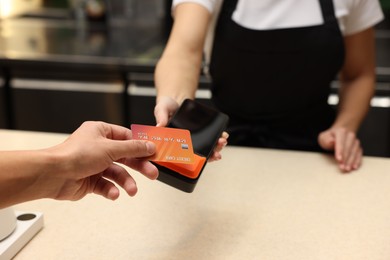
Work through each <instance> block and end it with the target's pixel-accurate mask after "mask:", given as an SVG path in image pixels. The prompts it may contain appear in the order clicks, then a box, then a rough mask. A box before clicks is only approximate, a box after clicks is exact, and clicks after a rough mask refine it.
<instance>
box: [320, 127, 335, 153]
mask: <svg viewBox="0 0 390 260" xmlns="http://www.w3.org/2000/svg"><path fill="white" fill-rule="evenodd" d="M318 144H319V145H320V146H321V147H322V148H323V149H325V150H328V151H329V150H333V149H334V146H335V137H334V135H333V134H332V132H331V131H325V132H322V133H320V134H319V136H318Z"/></svg>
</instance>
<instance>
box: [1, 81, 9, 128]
mask: <svg viewBox="0 0 390 260" xmlns="http://www.w3.org/2000/svg"><path fill="white" fill-rule="evenodd" d="M4 84H5V80H4V78H3V77H2V76H1V75H0V128H7V112H6V111H7V109H6V95H5V87H4Z"/></svg>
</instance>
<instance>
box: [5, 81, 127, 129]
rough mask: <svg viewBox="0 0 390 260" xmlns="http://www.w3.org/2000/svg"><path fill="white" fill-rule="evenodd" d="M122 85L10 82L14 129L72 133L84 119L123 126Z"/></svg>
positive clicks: (108, 83)
mask: <svg viewBox="0 0 390 260" xmlns="http://www.w3.org/2000/svg"><path fill="white" fill-rule="evenodd" d="M123 87H124V86H123V84H122V83H121V82H83V81H77V80H74V81H66V80H37V79H13V80H12V81H11V91H12V98H13V102H12V103H13V114H14V119H13V123H14V128H16V129H23V130H34V131H46V132H62V133H70V132H73V131H74V130H75V129H76V128H77V127H78V126H80V124H81V123H82V122H84V121H87V120H98V121H106V122H110V123H114V124H119V125H123V124H124V112H123V98H122V93H123Z"/></svg>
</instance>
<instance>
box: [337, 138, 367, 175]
mask: <svg viewBox="0 0 390 260" xmlns="http://www.w3.org/2000/svg"><path fill="white" fill-rule="evenodd" d="M344 151H345V153H344V159H343V161H342V162H340V169H341V170H342V171H344V172H350V171H352V170H356V169H358V168H359V167H360V164H361V161H362V156H363V149H362V147H361V146H360V141H359V140H358V139H356V138H354V135H348V136H347V137H346V139H345V149H344Z"/></svg>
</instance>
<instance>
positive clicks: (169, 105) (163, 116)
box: [154, 96, 179, 126]
mask: <svg viewBox="0 0 390 260" xmlns="http://www.w3.org/2000/svg"><path fill="white" fill-rule="evenodd" d="M178 108H179V104H178V103H177V102H176V101H175V100H174V99H173V98H171V97H165V96H164V97H158V98H157V102H156V106H155V107H154V117H155V118H156V126H166V125H167V124H168V121H169V119H170V118H171V116H172V115H173V114H174V113H175V112H176V110H177V109H178Z"/></svg>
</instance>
